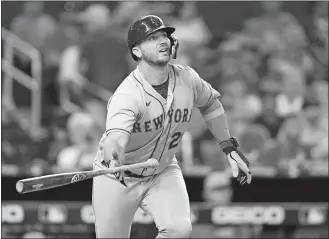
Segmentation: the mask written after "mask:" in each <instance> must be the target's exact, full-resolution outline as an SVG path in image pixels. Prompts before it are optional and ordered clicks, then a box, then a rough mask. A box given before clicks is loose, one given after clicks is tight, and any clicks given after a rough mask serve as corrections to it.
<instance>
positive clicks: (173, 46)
mask: <svg viewBox="0 0 329 239" xmlns="http://www.w3.org/2000/svg"><path fill="white" fill-rule="evenodd" d="M168 38H169V40H170V43H171V46H170V54H172V58H173V59H176V57H177V52H178V47H179V42H178V39H177V38H176V37H173V36H169V37H168Z"/></svg>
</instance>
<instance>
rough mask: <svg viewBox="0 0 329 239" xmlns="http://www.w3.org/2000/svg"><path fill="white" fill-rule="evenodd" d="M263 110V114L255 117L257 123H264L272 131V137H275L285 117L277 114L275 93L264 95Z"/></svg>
mask: <svg viewBox="0 0 329 239" xmlns="http://www.w3.org/2000/svg"><path fill="white" fill-rule="evenodd" d="M262 102H263V110H262V113H261V115H260V116H259V117H258V118H256V119H255V121H254V122H255V123H258V124H261V125H264V126H265V127H266V128H267V129H268V130H269V132H270V135H271V137H272V138H275V137H276V136H277V134H278V132H279V129H280V127H281V124H282V122H283V118H281V117H279V116H278V115H277V114H276V111H275V109H276V100H275V95H274V94H271V93H268V94H264V96H263V97H262Z"/></svg>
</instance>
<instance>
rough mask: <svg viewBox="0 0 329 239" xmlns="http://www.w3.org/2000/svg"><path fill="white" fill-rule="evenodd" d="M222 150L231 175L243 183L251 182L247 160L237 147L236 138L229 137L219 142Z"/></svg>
mask: <svg viewBox="0 0 329 239" xmlns="http://www.w3.org/2000/svg"><path fill="white" fill-rule="evenodd" d="M220 146H221V147H222V149H223V152H224V153H226V155H227V157H228V162H229V164H230V166H231V169H232V174H233V177H234V178H236V179H237V180H238V182H239V183H240V184H241V185H243V184H245V183H248V184H250V183H251V172H250V169H249V161H248V159H247V158H246V157H245V156H244V155H243V153H242V152H241V151H240V150H239V149H238V147H239V143H238V141H237V139H236V138H230V139H228V140H225V141H223V142H221V143H220Z"/></svg>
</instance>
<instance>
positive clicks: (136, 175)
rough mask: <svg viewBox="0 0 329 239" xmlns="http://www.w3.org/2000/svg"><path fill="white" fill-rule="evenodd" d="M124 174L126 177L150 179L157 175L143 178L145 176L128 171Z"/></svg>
mask: <svg viewBox="0 0 329 239" xmlns="http://www.w3.org/2000/svg"><path fill="white" fill-rule="evenodd" d="M124 174H125V176H127V177H132V178H148V177H151V176H153V175H155V174H153V175H149V176H143V175H139V174H136V173H133V172H130V171H128V170H127V171H124Z"/></svg>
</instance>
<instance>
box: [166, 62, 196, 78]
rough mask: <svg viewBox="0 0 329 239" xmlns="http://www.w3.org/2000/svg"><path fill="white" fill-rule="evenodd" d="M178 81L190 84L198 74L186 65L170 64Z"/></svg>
mask: <svg viewBox="0 0 329 239" xmlns="http://www.w3.org/2000/svg"><path fill="white" fill-rule="evenodd" d="M170 65H171V67H172V69H173V71H174V73H175V75H176V76H177V78H178V80H179V81H188V82H191V80H192V81H193V80H194V79H196V78H198V77H199V74H198V73H197V72H196V70H194V69H193V68H192V67H190V66H188V65H178V64H170Z"/></svg>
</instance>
